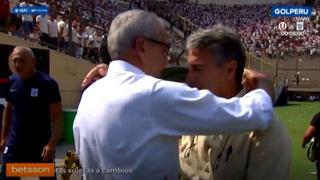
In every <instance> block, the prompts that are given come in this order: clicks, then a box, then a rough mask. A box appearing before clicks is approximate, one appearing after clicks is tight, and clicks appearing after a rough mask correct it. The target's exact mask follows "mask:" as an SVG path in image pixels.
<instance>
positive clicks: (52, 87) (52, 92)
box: [49, 79, 61, 104]
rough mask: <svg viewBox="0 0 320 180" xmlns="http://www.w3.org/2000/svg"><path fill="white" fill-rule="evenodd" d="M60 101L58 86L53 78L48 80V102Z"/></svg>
mask: <svg viewBox="0 0 320 180" xmlns="http://www.w3.org/2000/svg"><path fill="white" fill-rule="evenodd" d="M57 102H61V96H60V91H59V86H58V84H57V82H56V81H55V80H53V79H52V80H50V81H49V103H50V104H51V103H57Z"/></svg>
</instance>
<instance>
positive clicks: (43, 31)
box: [36, 14, 49, 46]
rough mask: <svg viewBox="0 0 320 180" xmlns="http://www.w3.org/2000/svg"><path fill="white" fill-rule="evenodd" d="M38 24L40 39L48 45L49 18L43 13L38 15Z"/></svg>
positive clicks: (43, 43)
mask: <svg viewBox="0 0 320 180" xmlns="http://www.w3.org/2000/svg"><path fill="white" fill-rule="evenodd" d="M36 22H37V26H38V28H39V30H40V40H41V43H42V45H45V46H47V45H48V43H49V35H48V34H49V32H48V19H47V18H46V17H45V16H44V15H43V14H42V15H38V16H37V17H36Z"/></svg>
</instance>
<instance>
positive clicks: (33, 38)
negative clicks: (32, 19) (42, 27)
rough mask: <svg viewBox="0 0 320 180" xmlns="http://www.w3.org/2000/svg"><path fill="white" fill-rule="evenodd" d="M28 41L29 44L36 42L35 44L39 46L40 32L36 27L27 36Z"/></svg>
mask: <svg viewBox="0 0 320 180" xmlns="http://www.w3.org/2000/svg"><path fill="white" fill-rule="evenodd" d="M28 39H29V40H30V41H31V42H36V43H39V44H40V32H39V28H38V27H35V28H34V29H33V32H32V33H30V34H29V37H28Z"/></svg>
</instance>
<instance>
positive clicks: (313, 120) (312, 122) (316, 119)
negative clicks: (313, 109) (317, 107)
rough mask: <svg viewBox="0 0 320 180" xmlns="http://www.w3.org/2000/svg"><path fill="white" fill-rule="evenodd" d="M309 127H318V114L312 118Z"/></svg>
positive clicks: (319, 119)
mask: <svg viewBox="0 0 320 180" xmlns="http://www.w3.org/2000/svg"><path fill="white" fill-rule="evenodd" d="M310 125H312V126H316V127H318V126H320V112H319V113H317V114H316V115H314V116H313V118H312V120H311V122H310Z"/></svg>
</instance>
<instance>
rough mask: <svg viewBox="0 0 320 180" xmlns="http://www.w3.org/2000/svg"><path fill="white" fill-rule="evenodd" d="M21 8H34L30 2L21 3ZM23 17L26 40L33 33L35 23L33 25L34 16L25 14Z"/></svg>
mask: <svg viewBox="0 0 320 180" xmlns="http://www.w3.org/2000/svg"><path fill="white" fill-rule="evenodd" d="M20 7H32V5H31V4H30V3H29V1H28V0H24V1H23V2H21V3H20ZM21 17H22V29H23V33H24V38H25V39H26V38H27V37H28V35H29V34H30V33H31V32H32V31H33V28H34V23H33V16H32V15H28V14H24V15H22V16H21Z"/></svg>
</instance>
